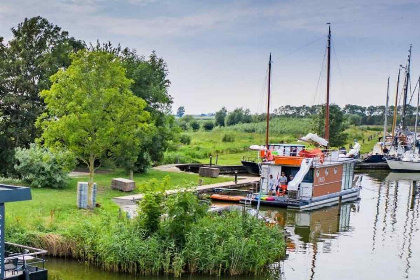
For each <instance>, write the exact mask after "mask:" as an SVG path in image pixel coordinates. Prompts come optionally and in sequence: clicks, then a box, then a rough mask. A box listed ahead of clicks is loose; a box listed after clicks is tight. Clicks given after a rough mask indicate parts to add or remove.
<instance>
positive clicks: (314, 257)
mask: <svg viewBox="0 0 420 280" xmlns="http://www.w3.org/2000/svg"><path fill="white" fill-rule="evenodd" d="M363 175H364V178H363V184H362V185H363V189H362V191H361V200H360V202H357V203H350V204H342V205H336V206H333V207H328V208H322V209H318V210H315V211H310V212H309V211H308V212H299V211H291V210H285V209H278V208H262V209H261V211H260V213H262V214H264V215H266V216H267V217H270V218H271V219H273V220H275V221H276V222H277V223H278V224H279V225H281V226H282V227H284V229H285V231H286V232H287V255H288V257H287V259H286V260H285V261H284V262H281V263H278V264H276V266H275V278H276V279H282V280H283V279H293V280H300V279H304V280H307V279H314V280H316V279H318V280H337V279H340V280H346V279H358V280H359V279H362V280H363V279H392V280H394V279H420V266H418V264H419V263H420V233H419V231H420V226H419V222H418V220H419V216H420V209H419V207H420V206H419V204H420V198H419V187H418V186H419V185H420V174H413V173H409V174H405V173H388V172H383V171H380V172H378V171H374V172H369V173H366V174H363ZM417 182H418V183H417ZM416 264H417V265H416ZM49 268H50V275H51V277H50V279H54V280H76V279H89V280H97V279H98V280H99V279H105V280H121V279H135V278H134V277H130V276H127V275H116V274H109V273H105V272H103V271H101V270H99V269H96V268H93V267H88V266H85V265H84V264H78V263H76V262H67V263H63V261H61V260H58V261H52V262H50V263H49ZM152 278H154V279H162V278H163V277H149V278H147V277H146V278H138V279H152ZM169 278H170V279H173V278H172V277H169ZM187 278H188V279H214V278H212V277H208V278H203V277H198V278H197V276H191V277H187ZM226 279H227V278H226ZM231 279H232V278H229V280H231ZM234 279H254V280H255V279H259V280H262V279H266V277H257V278H255V277H242V278H234Z"/></svg>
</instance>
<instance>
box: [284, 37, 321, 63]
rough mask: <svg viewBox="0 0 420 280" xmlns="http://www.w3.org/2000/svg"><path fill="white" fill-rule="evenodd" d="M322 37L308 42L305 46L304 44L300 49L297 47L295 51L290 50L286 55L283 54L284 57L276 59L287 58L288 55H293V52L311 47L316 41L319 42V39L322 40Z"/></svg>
mask: <svg viewBox="0 0 420 280" xmlns="http://www.w3.org/2000/svg"><path fill="white" fill-rule="evenodd" d="M324 37H325V36H321V37H319V38H317V39H315V40H313V41H310V42H309V43H307V44H305V45H303V46H301V47H298V48H296V49H294V50H292V51H291V52H289V53H287V54H284V55H282V56H280V57H278V58H284V57H288V56H289V55H291V54H294V53H295V52H297V51H300V50H302V49H304V48H306V47H308V46H310V45H312V44H313V43H315V42H318V41H319V40H321V39H324Z"/></svg>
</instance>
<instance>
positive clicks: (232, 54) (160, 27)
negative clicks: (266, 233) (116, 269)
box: [0, 0, 420, 114]
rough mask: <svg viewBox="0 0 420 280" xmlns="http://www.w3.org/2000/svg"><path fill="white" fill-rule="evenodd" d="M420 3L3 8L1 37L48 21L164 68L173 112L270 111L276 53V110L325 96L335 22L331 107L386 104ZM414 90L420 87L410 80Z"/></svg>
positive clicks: (419, 38) (372, 0) (97, 1)
mask: <svg viewBox="0 0 420 280" xmlns="http://www.w3.org/2000/svg"><path fill="white" fill-rule="evenodd" d="M419 14H420V1H418V0H416V1H414V0H398V1H395V0H394V1H390V0H381V1H380V0H369V1H366V0H365V1H360V0H348V1H346V0H341V1H338V0H323V1H320V0H295V1H247V0H243V1H239V0H238V1H228V0H224V1H221V0H207V1H200V0H188V1H187V0H180V1H177V0H172V1H169V0H164V1H159V0H127V1H120V0H109V1H105V0H86V1H82V0H73V1H64V0H61V1H59V0H57V1H52V0H43V1H38V0H32V1H30V0H2V1H1V2H0V22H1V25H0V36H3V37H5V38H6V39H8V38H10V36H11V32H10V28H11V27H12V26H16V25H17V23H18V22H20V21H22V20H23V19H24V18H25V17H32V16H37V15H40V16H43V17H45V18H47V19H48V20H50V21H51V22H53V23H54V24H57V25H59V26H61V27H62V28H63V29H65V30H68V31H69V32H70V34H71V35H72V36H74V37H76V38H79V39H83V40H85V41H87V42H95V41H96V40H97V39H99V40H100V41H108V40H110V41H111V42H113V43H115V44H117V43H121V45H122V46H128V47H130V48H135V49H137V50H138V52H139V53H141V54H145V55H148V54H150V52H151V51H152V50H156V52H157V54H158V55H159V56H162V57H163V58H164V59H165V60H166V61H167V63H168V67H169V71H170V80H171V82H172V86H171V88H170V94H171V95H172V96H173V97H174V101H175V103H174V109H176V108H177V107H178V106H180V105H184V106H185V108H186V112H187V113H190V114H194V113H206V112H214V111H216V110H218V109H220V108H221V107H222V106H226V107H227V108H228V109H230V110H231V109H234V108H235V107H241V106H242V107H247V108H250V109H251V110H252V111H253V112H263V111H264V110H265V104H264V103H265V99H264V98H265V88H266V87H265V77H266V70H267V61H268V55H269V53H270V52H271V53H272V55H273V76H272V89H273V90H272V100H273V107H278V106H281V105H286V104H292V105H303V104H306V105H314V104H320V103H321V102H322V101H323V100H324V98H325V93H324V92H325V81H324V76H323V75H322V76H321V79H320V83H319V84H318V80H319V77H320V73H321V74H325V71H323V72H322V71H321V69H322V67H321V66H322V63H323V58H324V53H325V45H326V35H327V26H326V24H325V23H326V22H331V23H332V31H333V47H334V49H333V52H332V87H331V100H332V102H335V103H337V104H339V105H344V104H347V103H352V104H360V105H370V104H375V105H379V104H383V103H384V102H385V94H386V80H387V77H388V76H391V99H392V98H393V96H394V89H395V83H396V75H397V72H398V65H399V64H405V62H406V58H407V51H408V48H409V45H410V44H413V61H412V65H413V67H412V76H413V80H416V79H417V77H418V75H419V74H420V71H419V69H420V68H419V63H420V59H419V58H420V28H419V26H420V17H419V16H418V15H419ZM413 86H414V82H413Z"/></svg>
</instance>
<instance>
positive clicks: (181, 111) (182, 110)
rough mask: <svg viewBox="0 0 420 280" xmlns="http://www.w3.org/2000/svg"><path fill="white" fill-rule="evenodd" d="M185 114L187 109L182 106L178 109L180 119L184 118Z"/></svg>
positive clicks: (177, 113)
mask: <svg viewBox="0 0 420 280" xmlns="http://www.w3.org/2000/svg"><path fill="white" fill-rule="evenodd" d="M184 114H185V107H184V106H180V107H178V110H176V115H177V116H178V117H180V118H182V116H183V115H184Z"/></svg>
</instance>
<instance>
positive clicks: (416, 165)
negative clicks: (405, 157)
mask: <svg viewBox="0 0 420 280" xmlns="http://www.w3.org/2000/svg"><path fill="white" fill-rule="evenodd" d="M386 162H387V163H388V166H389V168H390V169H391V170H408V171H419V172H420V162H414V161H401V160H394V159H387V160H386Z"/></svg>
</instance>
